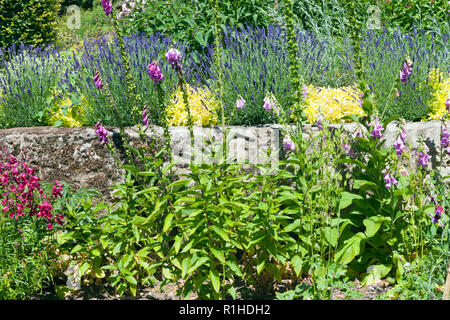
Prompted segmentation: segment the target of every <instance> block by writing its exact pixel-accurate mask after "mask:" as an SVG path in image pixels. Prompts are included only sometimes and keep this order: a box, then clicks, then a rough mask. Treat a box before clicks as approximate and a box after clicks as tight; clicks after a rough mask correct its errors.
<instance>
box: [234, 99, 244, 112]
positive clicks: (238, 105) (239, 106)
mask: <svg viewBox="0 0 450 320" xmlns="http://www.w3.org/2000/svg"><path fill="white" fill-rule="evenodd" d="M244 105H245V100H244V98H242V97H241V96H239V99H238V100H237V101H236V109H237V110H241V109H242V108H244Z"/></svg>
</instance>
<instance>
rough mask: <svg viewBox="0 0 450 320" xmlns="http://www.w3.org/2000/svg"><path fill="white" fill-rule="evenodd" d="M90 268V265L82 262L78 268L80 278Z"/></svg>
mask: <svg viewBox="0 0 450 320" xmlns="http://www.w3.org/2000/svg"><path fill="white" fill-rule="evenodd" d="M90 267H91V264H90V263H89V262H88V261H84V262H83V263H82V264H81V267H80V277H82V276H83V275H84V274H85V273H86V272H87V271H88V270H89V268H90Z"/></svg>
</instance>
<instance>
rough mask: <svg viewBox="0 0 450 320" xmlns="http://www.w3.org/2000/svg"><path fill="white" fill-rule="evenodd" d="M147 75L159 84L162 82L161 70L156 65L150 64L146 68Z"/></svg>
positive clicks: (154, 63) (155, 63)
mask: <svg viewBox="0 0 450 320" xmlns="http://www.w3.org/2000/svg"><path fill="white" fill-rule="evenodd" d="M147 73H148V75H149V76H150V78H151V79H152V80H153V81H154V82H155V83H158V82H161V81H164V79H165V78H164V75H163V74H162V71H161V68H160V67H159V66H158V63H157V62H156V61H155V62H152V63H150V64H149V65H148V66H147Z"/></svg>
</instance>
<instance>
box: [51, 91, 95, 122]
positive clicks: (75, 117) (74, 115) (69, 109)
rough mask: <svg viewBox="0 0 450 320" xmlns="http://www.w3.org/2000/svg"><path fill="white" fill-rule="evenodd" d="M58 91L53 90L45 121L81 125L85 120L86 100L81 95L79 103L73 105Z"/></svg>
mask: <svg viewBox="0 0 450 320" xmlns="http://www.w3.org/2000/svg"><path fill="white" fill-rule="evenodd" d="M59 94H60V92H59V91H53V92H52V95H53V97H54V98H53V99H52V101H51V106H50V109H49V110H48V112H47V115H46V119H45V120H46V123H47V124H48V125H55V124H57V123H59V124H60V125H61V126H63V127H70V128H73V127H81V126H82V125H83V123H84V121H85V112H86V109H87V104H88V102H87V100H86V98H85V97H84V96H81V103H80V104H79V105H75V104H74V103H73V101H72V100H71V99H70V98H68V97H62V98H61V97H59Z"/></svg>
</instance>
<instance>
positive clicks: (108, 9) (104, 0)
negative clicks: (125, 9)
mask: <svg viewBox="0 0 450 320" xmlns="http://www.w3.org/2000/svg"><path fill="white" fill-rule="evenodd" d="M101 4H102V7H103V10H105V14H106V15H107V16H109V15H110V14H111V12H112V3H111V1H109V0H102V2H101Z"/></svg>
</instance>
